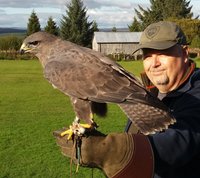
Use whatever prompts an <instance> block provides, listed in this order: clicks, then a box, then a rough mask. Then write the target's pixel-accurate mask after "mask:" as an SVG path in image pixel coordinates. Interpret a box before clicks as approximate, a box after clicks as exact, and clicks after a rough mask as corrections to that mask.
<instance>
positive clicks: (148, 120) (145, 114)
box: [119, 103, 176, 135]
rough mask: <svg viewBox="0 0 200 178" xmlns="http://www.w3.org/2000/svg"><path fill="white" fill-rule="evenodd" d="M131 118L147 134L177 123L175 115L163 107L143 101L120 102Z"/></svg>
mask: <svg viewBox="0 0 200 178" xmlns="http://www.w3.org/2000/svg"><path fill="white" fill-rule="evenodd" d="M119 106H120V107H121V109H122V110H123V111H124V112H125V113H126V115H127V116H128V117H129V119H130V120H131V121H132V122H133V124H135V125H136V126H137V127H138V129H139V130H140V131H141V132H142V133H143V134H145V135H148V134H153V133H155V132H157V131H158V132H159V131H162V130H164V129H167V128H168V126H169V125H171V124H174V123H175V121H176V120H175V119H174V117H173V116H172V115H171V114H170V113H169V112H168V111H167V110H163V109H161V108H155V107H153V106H150V105H147V104H143V103H136V104H132V103H123V104H119Z"/></svg>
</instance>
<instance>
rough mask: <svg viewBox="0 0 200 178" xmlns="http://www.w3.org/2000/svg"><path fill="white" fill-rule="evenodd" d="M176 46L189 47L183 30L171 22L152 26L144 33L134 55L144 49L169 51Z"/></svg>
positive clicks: (161, 22)
mask: <svg viewBox="0 0 200 178" xmlns="http://www.w3.org/2000/svg"><path fill="white" fill-rule="evenodd" d="M175 44H180V45H187V44H188V43H187V40H186V36H185V34H184V33H183V31H182V30H181V28H180V27H179V26H178V25H177V24H175V23H173V22H169V21H160V22H157V23H152V24H150V25H149V26H148V27H147V28H146V29H145V30H144V32H143V33H142V35H141V38H140V42H139V44H138V45H137V46H136V49H135V50H134V52H133V53H135V52H136V51H138V50H139V49H143V48H151V49H157V50H164V49H168V48H170V47H172V46H174V45H175Z"/></svg>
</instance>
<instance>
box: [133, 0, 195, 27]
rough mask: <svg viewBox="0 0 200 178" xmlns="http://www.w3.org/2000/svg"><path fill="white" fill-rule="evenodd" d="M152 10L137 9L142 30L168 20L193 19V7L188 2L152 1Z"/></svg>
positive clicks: (176, 0)
mask: <svg viewBox="0 0 200 178" xmlns="http://www.w3.org/2000/svg"><path fill="white" fill-rule="evenodd" d="M150 3H151V6H150V8H147V9H144V8H143V7H141V6H138V8H139V9H135V12H136V15H137V17H138V19H139V23H140V24H141V30H144V29H145V28H146V27H147V26H148V25H149V24H151V23H154V22H158V21H160V20H167V19H168V18H177V19H181V18H192V16H193V13H191V9H192V6H190V5H189V4H190V1H187V0H150Z"/></svg>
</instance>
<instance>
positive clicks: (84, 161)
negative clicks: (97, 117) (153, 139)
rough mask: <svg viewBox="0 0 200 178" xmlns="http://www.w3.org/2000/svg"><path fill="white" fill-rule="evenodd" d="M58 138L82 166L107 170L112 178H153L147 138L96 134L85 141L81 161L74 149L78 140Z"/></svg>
mask: <svg viewBox="0 0 200 178" xmlns="http://www.w3.org/2000/svg"><path fill="white" fill-rule="evenodd" d="M60 132H61V131H55V132H54V136H55V137H56V141H57V144H58V146H60V148H61V151H62V153H63V154H64V155H65V156H67V157H69V158H72V159H73V160H74V162H75V163H78V162H79V161H80V162H79V163H80V165H81V166H87V167H92V168H94V167H96V168H100V169H102V170H103V172H104V173H105V175H106V176H107V177H109V178H122V177H123V178H152V175H153V156H152V155H153V154H152V149H151V146H150V143H149V140H148V138H147V136H144V135H142V134H128V133H112V134H108V135H104V134H102V133H100V132H98V131H94V132H93V133H91V134H90V135H89V136H84V137H82V138H81V144H80V153H81V154H80V157H81V158H80V160H78V158H77V154H74V153H77V150H75V151H74V149H76V147H74V141H75V140H74V139H71V140H69V139H68V136H67V135H65V136H63V137H61V136H60Z"/></svg>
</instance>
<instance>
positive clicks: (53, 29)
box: [44, 17, 59, 36]
mask: <svg viewBox="0 0 200 178" xmlns="http://www.w3.org/2000/svg"><path fill="white" fill-rule="evenodd" d="M44 30H45V31H46V32H48V33H50V34H53V35H56V36H58V35H59V28H58V27H57V25H56V22H55V21H54V20H53V18H52V17H49V19H48V21H47V25H46V26H45V28H44Z"/></svg>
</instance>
